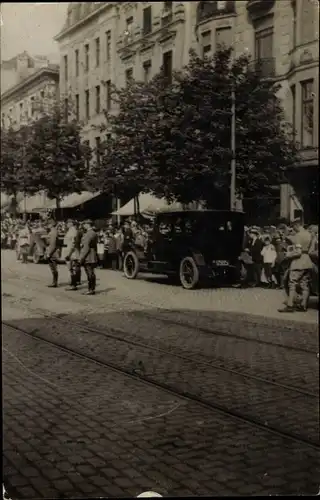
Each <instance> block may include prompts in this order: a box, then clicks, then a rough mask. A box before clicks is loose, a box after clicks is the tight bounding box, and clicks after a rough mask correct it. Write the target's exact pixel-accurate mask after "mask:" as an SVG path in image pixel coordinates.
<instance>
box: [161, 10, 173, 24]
mask: <svg viewBox="0 0 320 500" xmlns="http://www.w3.org/2000/svg"><path fill="white" fill-rule="evenodd" d="M172 19H173V14H172V10H169V9H166V10H164V11H163V12H162V16H161V27H162V28H164V27H165V26H168V24H170V23H171V22H172Z"/></svg>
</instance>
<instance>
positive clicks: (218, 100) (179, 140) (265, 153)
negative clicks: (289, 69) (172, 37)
mask: <svg viewBox="0 0 320 500" xmlns="http://www.w3.org/2000/svg"><path fill="white" fill-rule="evenodd" d="M278 90H279V88H278V86H277V85H276V84H274V83H273V82H272V80H270V79H263V78H262V75H261V73H260V71H259V70H258V68H256V67H255V66H254V65H253V64H252V63H251V61H250V58H249V57H248V56H246V55H242V56H240V57H238V58H232V52H231V50H229V49H223V50H220V51H218V52H216V53H215V55H214V56H213V58H212V59H201V58H199V57H198V56H197V55H196V54H195V53H191V54H190V62H189V64H188V65H187V66H186V67H185V68H183V70H182V71H180V72H177V73H175V74H174V78H173V82H172V84H170V85H167V84H166V79H165V78H164V76H163V74H162V72H160V74H159V75H157V76H156V77H154V78H153V79H152V80H151V81H150V82H149V83H142V82H132V83H131V84H130V85H129V86H128V87H127V88H122V89H114V99H115V100H116V102H117V103H118V107H119V113H118V114H111V113H106V119H107V120H106V123H107V125H103V126H102V129H101V130H106V128H108V131H109V132H110V133H111V134H112V138H111V139H110V140H109V141H108V144H107V145H106V148H105V150H104V151H103V153H102V155H101V157H100V164H99V165H98V164H96V165H94V167H93V172H92V173H93V175H94V177H95V178H96V180H98V182H99V185H100V186H103V188H104V189H105V190H107V191H114V190H116V191H117V192H118V193H122V192H125V191H126V190H127V189H128V187H130V188H131V189H132V190H133V191H134V192H152V193H154V194H155V195H157V196H165V197H166V198H167V199H168V200H171V199H177V200H179V201H181V202H183V203H189V202H190V201H195V200H197V201H198V200H203V201H205V202H206V203H207V205H209V206H216V207H217V206H220V207H222V206H223V205H226V206H228V205H229V186H230V165H231V159H232V150H231V121H232V95H234V96H235V117H236V137H235V138H236V168H237V191H238V193H239V194H241V195H242V196H244V197H249V198H250V197H252V196H257V194H258V195H259V196H260V197H267V196H269V194H270V192H272V187H273V186H274V185H276V184H279V182H281V181H282V180H283V178H284V176H285V172H286V168H287V166H288V165H291V164H293V162H294V161H295V159H296V154H297V152H296V150H295V147H294V145H293V144H292V140H291V138H292V136H291V135H290V130H289V125H288V124H287V123H286V122H285V120H284V114H283V109H282V106H281V102H280V101H279V99H278V98H277V92H278ZM232 92H234V94H232Z"/></svg>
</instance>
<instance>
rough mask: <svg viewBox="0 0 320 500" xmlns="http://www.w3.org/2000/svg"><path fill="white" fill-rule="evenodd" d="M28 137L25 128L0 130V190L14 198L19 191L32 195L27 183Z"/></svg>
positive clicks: (26, 128) (31, 189)
mask: <svg viewBox="0 0 320 500" xmlns="http://www.w3.org/2000/svg"><path fill="white" fill-rule="evenodd" d="M29 135H30V130H29V128H28V127H27V126H25V127H22V128H21V129H19V130H14V129H13V128H12V127H10V128H9V129H2V130H1V155H0V168H1V175H0V183H1V190H2V191H3V192H5V193H6V194H8V195H12V196H14V197H16V195H17V194H18V192H19V191H24V192H27V193H28V194H32V193H34V192H35V191H34V189H33V188H32V186H30V185H29V183H28V156H27V152H26V143H27V141H28V137H29Z"/></svg>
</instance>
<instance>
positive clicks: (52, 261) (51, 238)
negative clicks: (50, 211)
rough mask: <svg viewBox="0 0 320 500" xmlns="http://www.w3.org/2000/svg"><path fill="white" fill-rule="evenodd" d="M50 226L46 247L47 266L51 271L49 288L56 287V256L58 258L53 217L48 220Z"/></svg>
mask: <svg viewBox="0 0 320 500" xmlns="http://www.w3.org/2000/svg"><path fill="white" fill-rule="evenodd" d="M48 225H49V228H50V231H49V234H48V248H47V258H48V263H49V268H50V271H51V273H52V283H51V285H48V287H49V288H57V286H58V258H59V241H58V228H57V223H56V221H55V220H54V219H50V220H49V221H48Z"/></svg>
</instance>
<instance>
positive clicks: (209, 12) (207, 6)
mask: <svg viewBox="0 0 320 500" xmlns="http://www.w3.org/2000/svg"><path fill="white" fill-rule="evenodd" d="M234 13H235V2H234V1H233V0H232V1H231V0H227V1H226V2H224V5H223V7H221V6H220V4H219V2H199V5H198V7H197V23H200V22H201V21H205V20H206V19H209V18H210V17H219V16H222V15H226V14H234Z"/></svg>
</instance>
